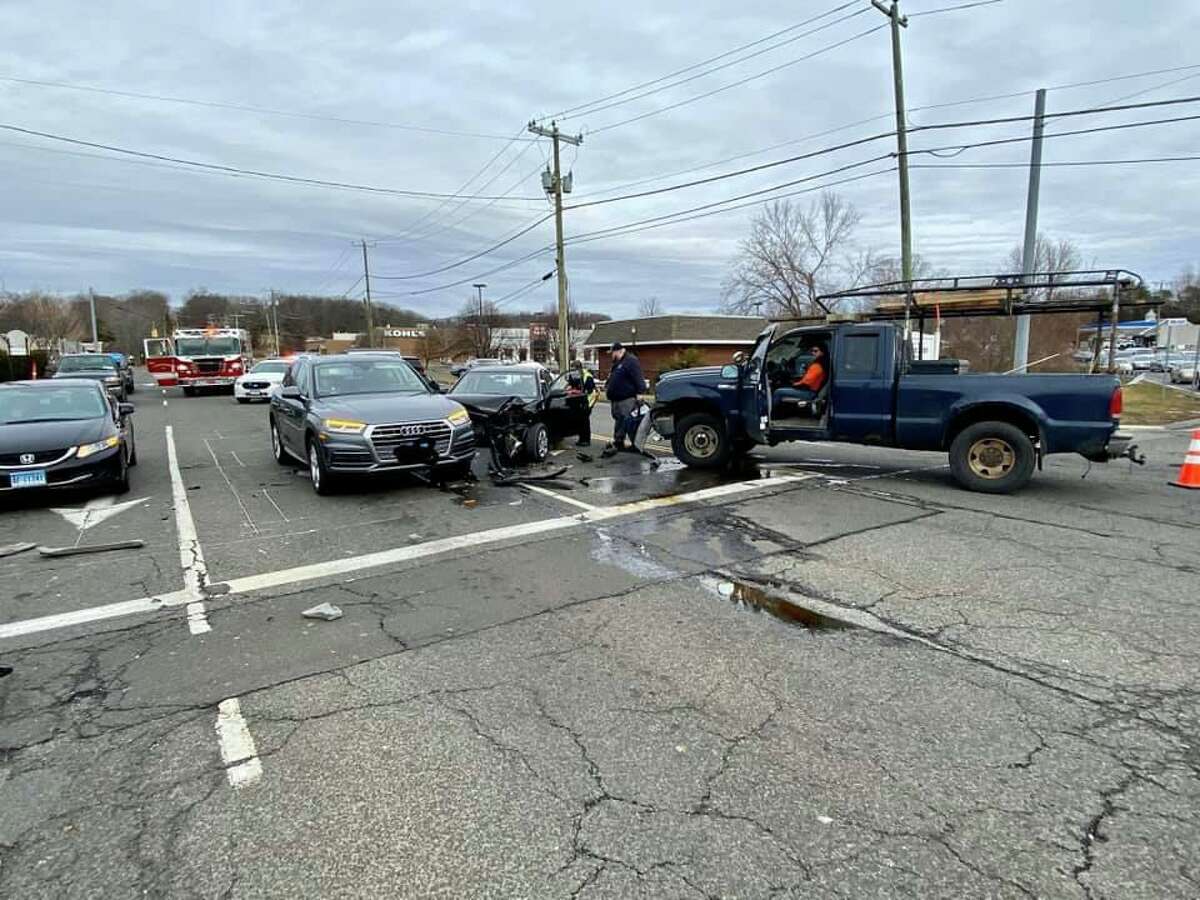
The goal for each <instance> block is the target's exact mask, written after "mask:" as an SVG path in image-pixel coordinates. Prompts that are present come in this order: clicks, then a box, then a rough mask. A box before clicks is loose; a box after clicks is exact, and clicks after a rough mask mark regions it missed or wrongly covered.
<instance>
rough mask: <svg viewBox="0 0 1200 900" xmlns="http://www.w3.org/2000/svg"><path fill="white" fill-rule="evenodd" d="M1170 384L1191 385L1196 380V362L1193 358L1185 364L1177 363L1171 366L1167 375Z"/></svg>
mask: <svg viewBox="0 0 1200 900" xmlns="http://www.w3.org/2000/svg"><path fill="white" fill-rule="evenodd" d="M1168 375H1169V377H1170V379H1171V384H1191V383H1192V382H1194V381H1195V380H1196V362H1195V358H1194V357H1193V358H1192V359H1190V360H1188V361H1187V362H1177V363H1175V365H1173V366H1171V368H1170V371H1169V373H1168Z"/></svg>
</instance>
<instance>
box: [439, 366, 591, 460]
mask: <svg viewBox="0 0 1200 900" xmlns="http://www.w3.org/2000/svg"><path fill="white" fill-rule="evenodd" d="M564 384H565V380H564V379H562V378H559V379H557V380H556V379H555V378H554V377H553V376H552V375H551V374H550V371H549V370H548V369H546V368H545V367H544V366H540V365H538V364H537V363H516V364H513V365H491V366H477V367H475V368H473V369H471V370H469V371H468V372H466V373H464V374H463V376H462V378H460V379H459V380H458V382H457V383H456V384H455V385H454V387H452V388H451V389H450V394H449V396H450V397H452V398H453V399H455V400H457V401H458V402H459V403H461V404H462V405H463V406H464V407H466V409H467V412H469V413H470V414H471V420H472V421H473V422H474V423H475V430H476V432H477V433H478V434H479V435H480V440H481V442H486V443H490V444H492V452H493V455H499V456H500V459H499V460H498V462H501V463H503V464H505V465H508V464H511V463H515V462H518V461H522V460H524V461H528V462H542V461H543V460H544V459H545V458H546V457H547V456H549V455H550V448H551V447H552V446H553V445H554V444H555V443H556V442H558V441H559V440H561V439H562V438H563V437H565V436H566V435H568V434H572V433H574V432H575V431H576V430H577V423H576V421H575V417H576V416H577V413H575V412H574V411H573V410H571V409H570V407H569V406H568V404H567V394H566V391H565V389H564V387H563V385H564Z"/></svg>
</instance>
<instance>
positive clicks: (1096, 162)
mask: <svg viewBox="0 0 1200 900" xmlns="http://www.w3.org/2000/svg"><path fill="white" fill-rule="evenodd" d="M1194 160H1200V155H1197V156H1147V157H1142V158H1140V159H1080V160H1068V161H1061V162H1043V163H1042V168H1044V169H1048V168H1050V167H1052V166H1055V167H1063V168H1071V167H1077V166H1133V165H1141V164H1144V163H1171V162H1191V161H1194ZM911 168H914V169H1028V168H1029V163H1028V162H1011V163H921V164H919V165H918V164H915V163H914V164H913V165H912V167H911Z"/></svg>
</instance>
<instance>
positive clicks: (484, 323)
mask: <svg viewBox="0 0 1200 900" xmlns="http://www.w3.org/2000/svg"><path fill="white" fill-rule="evenodd" d="M459 319H460V321H461V323H462V329H463V343H464V344H465V345H466V346H467V347H468V348H469V349H470V352H471V355H472V356H474V357H475V358H477V359H480V358H487V357H491V356H493V355H495V352H496V344H497V341H496V337H497V335H495V334H494V333H493V332H494V331H495V329H496V328H497V327H498V326H499V324H500V311H499V310H498V309H497V308H496V304H495V303H493V302H492V301H491V300H484V301H483V303H480V302H479V301H478V300H477V299H470V300H467V301H465V302H464V303H463V306H462V310H461V311H460V312H459Z"/></svg>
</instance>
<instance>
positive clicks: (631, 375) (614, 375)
mask: <svg viewBox="0 0 1200 900" xmlns="http://www.w3.org/2000/svg"><path fill="white" fill-rule="evenodd" d="M612 359H613V364H612V370H611V371H610V372H609V373H608V381H607V382H606V383H605V385H604V394H605V396H606V397H608V402H609V404H610V405H611V408H612V417H613V442H612V443H611V444H609V445H608V446H607V447H605V448H604V453H602V454H601V455H602V456H612V455H613V454H614V453H616V452H617V451H618V450H624V449H625V438H626V436H628V437H629V439H630V441H632V440H633V435H631V434H629V417H630V416H631V415H632V414H633V412H634V410H636V409H637V406H638V395H639V394H644V393H645V392H646V379H645V377H644V376H643V375H642V367H641V364H640V363H639V362H638V359H637V357H636V356H632V355H630V353H629V351H628V350H626V349H625V346H624V345H623V344H622V343H621V342H620V341H614V342H613V345H612ZM630 449H633V447H632V446H630Z"/></svg>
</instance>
